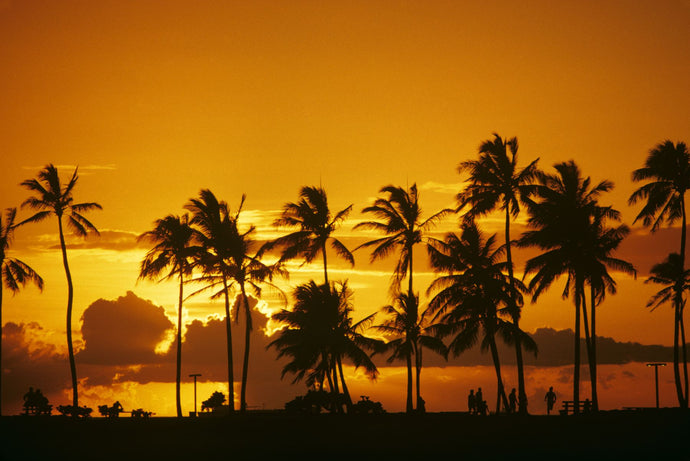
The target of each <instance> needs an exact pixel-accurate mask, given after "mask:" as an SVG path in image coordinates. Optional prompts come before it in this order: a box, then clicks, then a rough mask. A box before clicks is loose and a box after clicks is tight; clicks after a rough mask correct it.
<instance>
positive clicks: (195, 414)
mask: <svg viewBox="0 0 690 461" xmlns="http://www.w3.org/2000/svg"><path fill="white" fill-rule="evenodd" d="M199 376H201V373H193V374H191V375H189V377H190V378H194V417H195V418H196V417H197V416H199V415H197V413H196V379H197V378H198V377H199Z"/></svg>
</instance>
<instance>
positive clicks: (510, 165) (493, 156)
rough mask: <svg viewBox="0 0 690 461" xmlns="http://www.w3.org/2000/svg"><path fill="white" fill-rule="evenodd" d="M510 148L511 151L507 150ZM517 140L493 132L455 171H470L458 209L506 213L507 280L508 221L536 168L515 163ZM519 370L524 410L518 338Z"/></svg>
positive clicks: (517, 318) (472, 213)
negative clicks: (475, 152) (489, 138)
mask: <svg viewBox="0 0 690 461" xmlns="http://www.w3.org/2000/svg"><path fill="white" fill-rule="evenodd" d="M509 151H510V153H509ZM517 151H518V140H517V138H515V137H513V138H510V139H506V140H504V139H502V138H501V137H500V136H499V135H498V134H496V133H494V139H493V140H486V141H484V142H483V143H482V144H481V145H480V146H479V159H478V160H468V161H464V162H462V163H460V165H459V166H458V173H460V174H464V173H469V175H470V177H469V181H470V184H469V185H468V186H467V187H466V188H465V190H463V191H462V192H460V193H459V194H458V196H457V200H458V204H459V205H458V210H457V211H458V212H460V211H462V210H463V209H464V208H465V207H469V211H468V213H467V217H469V218H471V219H473V218H474V217H475V216H483V215H486V214H488V213H490V212H492V211H494V210H496V209H497V208H498V209H500V210H502V211H503V212H504V213H505V241H506V245H505V248H506V250H505V251H506V262H507V266H508V275H509V276H510V280H511V281H512V280H514V277H513V257H512V251H511V240H510V221H511V218H512V219H515V218H516V217H517V216H518V214H519V213H520V200H522V199H523V197H528V196H529V195H530V194H531V193H532V190H533V188H532V186H531V184H532V181H533V180H534V176H535V173H536V172H537V162H538V161H539V159H537V160H534V161H533V162H532V163H530V164H529V165H527V166H526V167H525V168H523V169H519V168H518V166H517ZM510 312H511V316H512V320H513V323H514V324H515V326H516V328H518V329H519V328H520V327H519V321H520V310H519V309H515V308H513V309H511V311H510ZM515 353H516V358H517V370H518V395H519V398H518V402H519V411H520V413H522V414H524V413H527V394H526V393H525V374H524V366H523V360H522V348H521V347H520V341H519V339H518V341H516V343H515Z"/></svg>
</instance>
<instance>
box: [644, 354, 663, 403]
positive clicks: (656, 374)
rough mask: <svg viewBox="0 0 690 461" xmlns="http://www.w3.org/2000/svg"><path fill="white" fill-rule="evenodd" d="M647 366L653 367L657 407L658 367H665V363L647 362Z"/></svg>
mask: <svg viewBox="0 0 690 461" xmlns="http://www.w3.org/2000/svg"><path fill="white" fill-rule="evenodd" d="M647 366H648V367H654V383H655V385H656V408H657V409H658V408H659V367H665V366H666V364H665V363H658V362H655V363H648V364H647Z"/></svg>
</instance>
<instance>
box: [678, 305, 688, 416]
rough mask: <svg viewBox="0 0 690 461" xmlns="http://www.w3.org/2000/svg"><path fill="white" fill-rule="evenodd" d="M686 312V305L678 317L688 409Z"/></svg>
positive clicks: (686, 406) (681, 307) (686, 405)
mask: <svg viewBox="0 0 690 461" xmlns="http://www.w3.org/2000/svg"><path fill="white" fill-rule="evenodd" d="M684 310H685V303H682V304H681V306H680V314H679V315H678V318H679V323H680V343H681V353H682V358H683V373H684V375H685V400H684V403H685V408H688V399H690V396H688V353H687V348H686V345H685V321H684V320H683V311H684Z"/></svg>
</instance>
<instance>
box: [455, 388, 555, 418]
mask: <svg viewBox="0 0 690 461" xmlns="http://www.w3.org/2000/svg"><path fill="white" fill-rule="evenodd" d="M544 400H545V401H546V414H547V415H548V414H551V410H553V406H554V404H555V403H556V393H555V392H554V391H553V386H552V387H550V388H549V392H547V393H546V396H545V397H544ZM525 405H526V402H525ZM517 407H518V396H517V392H516V390H515V388H513V390H511V391H510V394H509V395H508V408H507V410H508V413H516V412H517ZM467 408H468V409H469V412H470V414H471V415H486V414H488V412H489V408H488V406H487V405H486V400H484V396H483V395H482V388H481V387H480V388H478V389H477V392H476V393H475V392H474V389H470V395H468V396H467Z"/></svg>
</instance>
